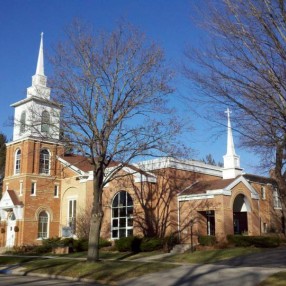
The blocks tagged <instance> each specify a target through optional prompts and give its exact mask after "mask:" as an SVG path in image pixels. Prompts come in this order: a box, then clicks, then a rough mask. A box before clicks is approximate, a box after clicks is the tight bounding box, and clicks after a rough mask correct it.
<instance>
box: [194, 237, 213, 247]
mask: <svg viewBox="0 0 286 286" xmlns="http://www.w3.org/2000/svg"><path fill="white" fill-rule="evenodd" d="M198 241H199V244H200V245H203V246H213V245H215V244H216V237H215V236H214V235H200V236H199V237H198Z"/></svg>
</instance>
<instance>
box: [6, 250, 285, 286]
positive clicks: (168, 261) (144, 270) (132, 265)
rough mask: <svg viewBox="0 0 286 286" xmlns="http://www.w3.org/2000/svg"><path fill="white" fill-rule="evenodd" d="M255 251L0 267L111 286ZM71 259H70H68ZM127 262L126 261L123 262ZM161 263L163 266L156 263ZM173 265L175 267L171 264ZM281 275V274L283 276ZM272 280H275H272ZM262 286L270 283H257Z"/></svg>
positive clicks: (24, 261)
mask: <svg viewBox="0 0 286 286" xmlns="http://www.w3.org/2000/svg"><path fill="white" fill-rule="evenodd" d="M261 251H263V249H258V248H228V249H217V250H205V251H195V252H193V253H184V254H175V255H171V256H167V257H164V258H163V259H161V260H159V261H154V262H138V261H133V260H134V259H137V258H141V257H147V256H153V255H156V254H160V253H162V252H157V251H156V252H149V253H138V254H132V253H120V252H103V251H102V252H101V254H100V255H101V259H102V260H101V261H100V262H98V263H87V262H85V261H84V260H83V259H77V258H85V257H86V253H81V254H79V253H73V254H69V255H67V256H65V257H62V256H61V257H60V256H56V257H54V258H43V257H41V256H39V257H35V258H33V257H29V256H26V257H16V256H1V257H0V265H2V266H3V265H11V264H17V263H19V264H21V266H22V267H24V271H25V272H26V273H27V274H28V273H30V272H37V273H45V274H51V275H61V276H70V277H77V278H88V279H93V280H96V281H97V282H101V283H108V284H113V283H116V281H119V280H122V279H128V278H133V277H138V276H141V275H145V274H148V273H152V272H158V271H163V270H168V269H173V268H174V267H178V266H179V263H214V262H216V261H220V260H223V259H228V258H232V257H236V256H241V255H246V254H251V253H257V252H261ZM72 258H74V259H72ZM126 259H128V260H129V261H127V260H126ZM158 262H164V263H158ZM172 262H173V263H174V262H176V263H177V264H172ZM284 275H285V274H284ZM273 279H275V277H274V278H273ZM261 285H262V286H266V285H272V284H261ZM274 285H279V286H280V285H282V284H274Z"/></svg>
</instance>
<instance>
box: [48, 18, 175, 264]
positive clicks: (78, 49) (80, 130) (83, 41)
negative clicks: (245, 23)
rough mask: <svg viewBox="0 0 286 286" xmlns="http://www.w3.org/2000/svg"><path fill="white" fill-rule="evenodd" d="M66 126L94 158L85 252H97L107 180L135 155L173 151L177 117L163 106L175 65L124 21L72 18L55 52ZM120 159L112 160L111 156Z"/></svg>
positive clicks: (91, 257)
mask: <svg viewBox="0 0 286 286" xmlns="http://www.w3.org/2000/svg"><path fill="white" fill-rule="evenodd" d="M52 64H53V67H54V78H53V81H52V87H53V90H54V91H55V99H56V100H57V102H59V103H60V104H62V105H63V112H62V125H61V128H62V129H63V132H64V133H66V134H68V137H69V139H70V141H71V142H73V146H74V147H75V148H77V149H78V150H79V151H80V152H81V153H82V154H85V155H86V156H88V157H89V158H90V162H91V164H92V165H93V175H94V184H93V196H94V198H93V204H92V215H91V224H90V235H89V248H88V257H87V260H88V261H90V262H94V261H97V260H98V259H99V247H98V245H99V236H100V230H101V224H102V217H103V209H102V194H103V188H104V186H105V185H106V184H107V183H108V182H109V181H111V180H113V179H114V178H116V176H118V174H119V171H120V170H121V169H122V168H123V167H124V166H126V165H128V164H129V163H130V162H131V161H132V160H134V159H135V158H136V157H138V156H141V157H144V156H150V155H154V154H155V155H162V154H166V153H168V154H170V155H172V154H173V153H174V152H177V151H178V148H177V147H176V146H178V144H177V143H176V142H175V138H176V137H175V135H176V134H178V132H179V131H180V128H181V125H180V124H179V123H178V121H177V120H175V119H174V117H173V115H172V114H173V111H172V110H170V109H169V108H168V106H167V99H168V98H169V95H170V94H171V93H172V91H173V90H172V88H171V87H170V85H169V83H170V81H171V79H172V72H171V71H170V70H169V69H168V68H167V66H166V63H165V60H164V54H163V51H162V50H161V48H159V47H158V46H157V45H156V44H154V43H151V42H150V41H148V40H147V39H146V38H145V37H144V35H143V34H142V33H140V32H139V31H138V30H137V29H136V28H134V27H132V26H131V25H128V24H123V25H118V27H117V28H116V29H115V30H114V31H112V32H101V33H94V32H93V31H92V29H91V28H90V27H87V26H86V25H83V24H80V23H78V22H75V23H74V24H73V25H72V26H71V27H70V29H68V30H67V38H66V41H65V42H61V43H60V44H59V45H58V46H57V48H56V51H55V56H54V57H53V59H52ZM115 161H116V162H120V164H116V167H114V168H108V170H109V172H108V173H106V169H107V167H111V166H112V165H111V164H112V162H115Z"/></svg>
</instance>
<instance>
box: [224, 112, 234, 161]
mask: <svg viewBox="0 0 286 286" xmlns="http://www.w3.org/2000/svg"><path fill="white" fill-rule="evenodd" d="M225 113H226V114H227V152H226V155H228V156H233V155H234V156H236V154H235V150H234V143H233V136H232V129H231V124H230V114H231V111H230V110H229V108H227V110H226V111H225Z"/></svg>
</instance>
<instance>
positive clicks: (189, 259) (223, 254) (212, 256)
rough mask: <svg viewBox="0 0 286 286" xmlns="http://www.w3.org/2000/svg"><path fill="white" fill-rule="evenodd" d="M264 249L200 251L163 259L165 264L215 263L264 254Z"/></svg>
mask: <svg viewBox="0 0 286 286" xmlns="http://www.w3.org/2000/svg"><path fill="white" fill-rule="evenodd" d="M262 251H263V249H260V248H254V247H248V248H246V247H236V248H226V249H214V250H200V251H195V252H192V253H190V252H188V253H183V254H175V255H172V256H168V257H165V258H164V259H162V261H164V262H178V263H203V264H206V263H215V262H217V261H220V260H224V259H229V258H233V257H236V256H242V255H247V254H252V253H258V252H262Z"/></svg>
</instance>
